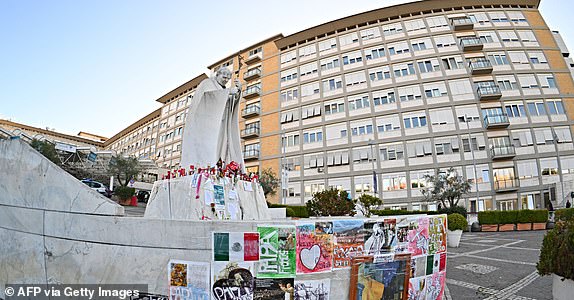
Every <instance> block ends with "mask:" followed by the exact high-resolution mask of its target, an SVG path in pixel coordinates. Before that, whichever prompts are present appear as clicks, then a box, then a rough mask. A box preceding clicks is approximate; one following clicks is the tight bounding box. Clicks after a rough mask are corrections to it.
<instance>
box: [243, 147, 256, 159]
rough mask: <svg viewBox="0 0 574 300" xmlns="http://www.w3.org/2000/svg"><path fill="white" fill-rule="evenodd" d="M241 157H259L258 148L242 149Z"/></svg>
mask: <svg viewBox="0 0 574 300" xmlns="http://www.w3.org/2000/svg"><path fill="white" fill-rule="evenodd" d="M243 158H259V150H256V149H251V150H245V151H243Z"/></svg>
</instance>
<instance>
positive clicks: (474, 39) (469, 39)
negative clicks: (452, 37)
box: [460, 37, 484, 47]
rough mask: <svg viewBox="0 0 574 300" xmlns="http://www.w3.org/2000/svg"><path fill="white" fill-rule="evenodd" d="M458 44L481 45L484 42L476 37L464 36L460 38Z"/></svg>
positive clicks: (467, 45) (464, 45)
mask: <svg viewBox="0 0 574 300" xmlns="http://www.w3.org/2000/svg"><path fill="white" fill-rule="evenodd" d="M460 44H461V45H462V46H463V47H472V46H483V45H484V43H483V42H482V40H481V39H480V38H478V37H464V38H461V39H460Z"/></svg>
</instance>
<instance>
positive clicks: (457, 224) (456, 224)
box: [447, 213, 468, 231]
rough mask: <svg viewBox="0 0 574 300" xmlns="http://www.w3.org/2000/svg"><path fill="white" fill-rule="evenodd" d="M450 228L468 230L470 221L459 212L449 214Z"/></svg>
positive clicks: (452, 229) (451, 229)
mask: <svg viewBox="0 0 574 300" xmlns="http://www.w3.org/2000/svg"><path fill="white" fill-rule="evenodd" d="M447 218H448V230H450V231H455V230H466V229H467V228H468V222H467V221H466V218H465V217H464V216H463V215H461V214H457V213H452V214H450V215H448V217H447Z"/></svg>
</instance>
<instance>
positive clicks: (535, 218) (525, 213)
mask: <svg viewBox="0 0 574 300" xmlns="http://www.w3.org/2000/svg"><path fill="white" fill-rule="evenodd" d="M516 221H517V223H522V224H524V223H546V221H548V211H547V210H545V209H539V210H529V209H523V210H519V211H518V215H517V217H516Z"/></svg>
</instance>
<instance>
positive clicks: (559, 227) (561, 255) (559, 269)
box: [536, 219, 574, 280]
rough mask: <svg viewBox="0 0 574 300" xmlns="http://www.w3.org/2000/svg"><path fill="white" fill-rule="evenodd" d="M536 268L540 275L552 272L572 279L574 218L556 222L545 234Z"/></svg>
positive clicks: (573, 275) (573, 273) (573, 274)
mask: <svg viewBox="0 0 574 300" xmlns="http://www.w3.org/2000/svg"><path fill="white" fill-rule="evenodd" d="M536 269H537V270H538V273H539V274H540V275H548V274H550V273H554V274H556V275H558V276H562V277H565V278H568V279H570V280H574V219H570V220H568V221H559V222H556V226H555V227H554V229H552V230H550V231H549V232H548V233H547V234H546V236H545V237H544V241H543V242H542V249H541V250H540V259H539V261H538V263H537V264H536Z"/></svg>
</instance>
